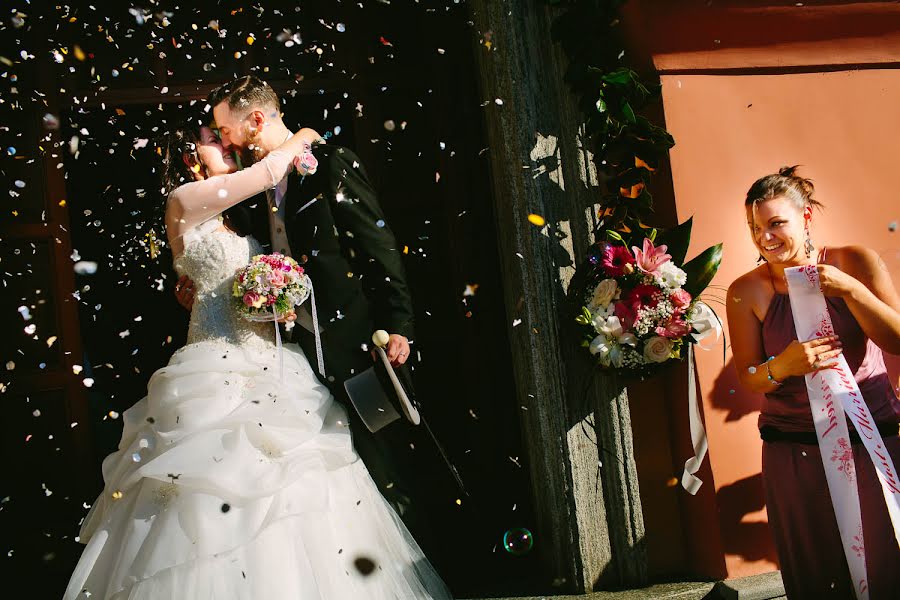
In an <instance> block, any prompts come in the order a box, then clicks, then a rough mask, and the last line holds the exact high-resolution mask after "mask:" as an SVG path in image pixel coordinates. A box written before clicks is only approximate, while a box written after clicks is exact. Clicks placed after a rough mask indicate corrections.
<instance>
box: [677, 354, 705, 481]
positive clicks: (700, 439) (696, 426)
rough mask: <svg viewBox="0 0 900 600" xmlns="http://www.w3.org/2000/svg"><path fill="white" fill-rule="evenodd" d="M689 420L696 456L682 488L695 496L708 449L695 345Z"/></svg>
mask: <svg viewBox="0 0 900 600" xmlns="http://www.w3.org/2000/svg"><path fill="white" fill-rule="evenodd" d="M687 352H688V355H687V359H688V419H689V420H690V424H691V446H692V447H693V448H694V456H692V457H690V458H689V459H687V461H686V462H685V463H684V472H683V473H682V475H681V487H683V488H684V489H685V490H686V491H687V493H688V494H690V495H692V496H693V495H695V494H696V493H697V490H699V489H700V486H701V485H703V482H702V481H701V480H700V478H699V477H697V475H696V473H697V471H699V470H700V466H701V465H702V464H703V458H704V457H705V456H706V450H707V448H708V444H707V440H706V428H705V427H704V426H703V418H702V417H701V416H700V400H699V398H698V397H697V368H696V367H695V366H694V345H693V344H690V347H689V348H688V351H687Z"/></svg>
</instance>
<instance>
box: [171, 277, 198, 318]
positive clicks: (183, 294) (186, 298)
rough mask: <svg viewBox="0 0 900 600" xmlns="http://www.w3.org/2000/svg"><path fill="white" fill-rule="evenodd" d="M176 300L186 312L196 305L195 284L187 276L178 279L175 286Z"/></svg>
mask: <svg viewBox="0 0 900 600" xmlns="http://www.w3.org/2000/svg"><path fill="white" fill-rule="evenodd" d="M175 298H177V299H178V304H180V305H181V306H182V307H183V308H184V309H185V310H191V307H192V306H193V305H194V282H193V281H191V278H190V277H188V276H187V275H182V276H181V277H179V278H178V283H176V284H175Z"/></svg>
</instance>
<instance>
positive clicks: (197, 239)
mask: <svg viewBox="0 0 900 600" xmlns="http://www.w3.org/2000/svg"><path fill="white" fill-rule="evenodd" d="M318 137H319V136H318V134H316V133H315V132H314V131H312V130H310V129H303V130H301V131H299V132H298V133H297V134H295V135H294V136H293V137H291V138H290V139H288V140H287V141H286V142H285V143H284V144H283V145H282V146H281V147H280V148H278V149H277V150H275V151H273V152H271V153H270V154H269V155H268V156H267V157H266V158H265V159H264V160H262V161H261V162H259V163H257V164H255V165H253V166H252V167H249V168H247V169H245V170H243V171H237V165H236V163H235V162H234V159H233V157H232V156H231V155H230V154H228V153H226V152H224V150H223V148H222V145H221V144H220V143H219V141H218V138H217V137H216V134H215V133H214V132H213V131H212V130H211V129H210V128H209V127H205V126H198V125H197V121H196V120H195V121H194V123H193V124H189V125H187V126H185V127H183V128H181V129H179V130H177V131H175V132H173V133H171V134H170V136H169V139H168V140H167V144H166V145H167V148H165V149H164V150H165V159H166V160H165V162H166V169H165V172H164V174H163V175H164V177H163V178H164V185H165V188H164V191H166V192H168V203H167V206H166V228H167V235H168V237H169V242H170V245H171V247H172V252H173V255H174V256H175V257H176V258H175V269H176V270H177V271H178V272H179V273H180V274H183V275H187V276H189V277H190V279H192V280H193V281H194V285H195V286H196V290H195V292H196V300H195V302H194V305H193V308H192V312H191V320H190V326H189V330H188V339H187V344H186V345H185V346H184V347H183V348H181V349H179V350H178V351H177V352H176V353H175V354H174V355H173V356H172V359H171V360H170V362H169V364H168V365H167V366H166V367H164V368H162V369H160V370H159V371H157V372H156V373H154V374H153V376H152V377H151V378H150V381H149V383H148V390H147V396H146V397H145V398H143V399H142V400H140V401H139V402H138V403H137V404H135V405H134V406H133V407H132V408H131V409H129V410H128V411H126V412H125V414H124V431H123V433H122V439H121V441H120V443H119V449H118V451H117V452H115V453H113V454H111V455H110V456H108V457H107V458H106V459H105V460H104V461H103V477H104V481H105V489H104V490H103V493H102V494H101V495H100V497H99V498H98V499H97V501H96V502H95V503H94V504H93V506H92V508H91V510H90V512H89V513H88V515H87V517H86V518H85V520H84V522H83V524H82V527H81V533H80V540H81V542H82V543H86V544H87V545H86V547H85V550H84V553H83V554H82V556H81V559H80V560H79V562H78V565H77V567H76V568H75V572H74V573H73V575H72V578H71V580H70V582H69V585H68V588H67V589H66V593H65V599H66V600H70V599H75V598H95V599H104V600H109V599H114V600H125V599H128V600H146V599H152V600H163V599H165V600H177V599H189V600H221V599H228V600H232V599H235V600H237V599H241V600H245V599H246V600H278V599H284V600H287V599H290V600H297V599H303V600H305V599H335V600H346V599H351V598H359V599H380V598H384V599H388V598H390V599H395V598H403V599H406V598H449V597H450V593H449V591H448V590H447V588H446V587H445V586H444V584H443V582H442V581H441V579H440V577H439V576H438V575H437V573H436V572H435V571H434V569H433V568H432V566H431V565H430V563H428V561H427V560H426V559H425V557H424V556H423V555H422V552H421V550H420V549H419V546H418V545H417V544H416V542H415V540H414V539H413V538H412V536H411V535H410V534H409V532H408V531H407V530H406V529H405V527H404V526H403V524H402V522H401V521H400V519H399V517H397V515H396V514H395V513H394V512H393V511H392V510H391V508H390V507H389V505H388V504H387V503H386V502H385V500H384V499H383V498H382V497H381V495H380V494H379V492H378V490H377V488H376V487H375V485H374V483H373V482H372V479H371V477H370V476H369V473H368V471H367V470H366V467H365V465H364V464H363V462H362V461H361V460H360V459H359V458H358V456H357V455H356V453H355V452H354V450H353V444H352V442H351V439H350V430H349V428H348V427H347V418H346V413H345V411H344V408H343V407H342V406H341V405H339V404H337V403H336V402H334V400H333V398H332V396H331V395H330V393H329V392H328V390H327V388H325V387H324V386H323V385H321V384H320V383H319V381H318V380H317V379H316V377H315V375H314V374H313V371H312V369H311V368H310V365H309V363H308V361H307V359H306V357H305V356H304V354H303V352H302V351H301V350H300V349H299V348H298V347H297V346H296V345H293V344H286V345H284V346H283V351H282V352H283V357H279V355H278V351H277V349H276V346H275V343H274V337H275V335H274V327H273V325H272V323H251V322H248V321H245V320H243V319H241V318H240V317H239V316H238V314H237V312H236V310H235V309H234V307H233V306H232V305H231V302H232V297H231V293H230V292H231V285H232V279H233V276H234V272H235V270H236V269H238V268H240V267H243V266H245V265H246V264H247V263H248V262H249V261H250V258H251V257H252V256H253V255H255V254H259V253H260V252H261V248H260V246H259V244H258V243H257V242H256V240H254V239H253V238H251V237H241V236H239V235H237V234H236V233H234V232H233V231H232V230H230V229H229V228H228V227H227V220H226V219H224V218H223V216H222V214H223V212H224V211H225V210H226V209H228V208H229V207H231V206H234V205H235V204H237V203H239V202H241V201H243V200H245V199H247V198H250V197H252V196H254V195H256V194H257V193H260V192H263V191H264V190H266V189H268V188H271V187H273V186H274V185H275V184H276V183H277V182H278V181H280V180H281V179H282V178H283V177H284V175H285V174H286V173H287V172H288V170H289V169H291V168H298V169H302V167H299V166H298V167H294V166H293V165H294V163H295V160H294V159H295V157H296V156H298V155H299V154H300V153H301V152H302V151H303V150H304V149H306V148H308V145H309V143H310V142H312V141H314V140H317V139H318ZM185 182H186V183H185ZM180 183H181V185H179V184H180ZM176 186H178V187H176ZM282 358H283V360H284V366H283V370H280V369H279V361H280V360H281V359H282ZM279 372H281V373H282V374H281V375H279Z"/></svg>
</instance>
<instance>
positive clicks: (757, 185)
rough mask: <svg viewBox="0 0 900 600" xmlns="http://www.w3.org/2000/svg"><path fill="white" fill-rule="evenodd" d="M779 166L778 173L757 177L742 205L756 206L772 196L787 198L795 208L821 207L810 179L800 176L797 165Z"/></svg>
mask: <svg viewBox="0 0 900 600" xmlns="http://www.w3.org/2000/svg"><path fill="white" fill-rule="evenodd" d="M798 166H799V165H794V166H793V167H781V168H780V169H779V170H778V173H773V174H772V175H766V176H765V177H760V178H759V179H757V180H756V181H755V182H754V183H753V185H751V186H750V190H749V191H748V192H747V199H746V200H745V201H744V206H756V205H757V204H759V203H760V202H765V201H766V200H772V199H773V198H781V197H784V198H787V199H788V200H790V201H791V202H792V203H793V204H794V206H796V207H797V210H800V211H802V210H803V209H804V208H806V207H807V206H816V207H818V208H819V209H821V208H823V206H822V203H821V202H819V201H818V200H816V198H815V196H814V194H815V188H814V187H813V182H812V180H811V179H806V178H805V177H800V176H799V175H798V174H797V167H798Z"/></svg>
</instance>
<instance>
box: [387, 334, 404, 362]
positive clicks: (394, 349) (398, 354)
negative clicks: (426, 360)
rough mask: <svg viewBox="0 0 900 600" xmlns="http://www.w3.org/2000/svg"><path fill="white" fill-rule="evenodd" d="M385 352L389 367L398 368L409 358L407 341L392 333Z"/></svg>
mask: <svg viewBox="0 0 900 600" xmlns="http://www.w3.org/2000/svg"><path fill="white" fill-rule="evenodd" d="M385 352H386V353H387V357H388V360H389V361H391V366H393V367H399V366H400V365H402V364H403V363H405V362H406V359H408V358H409V340H407V339H406V338H405V337H403V336H402V335H400V334H398V333H392V334H391V336H390V340H389V341H388V344H387V348H385Z"/></svg>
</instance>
